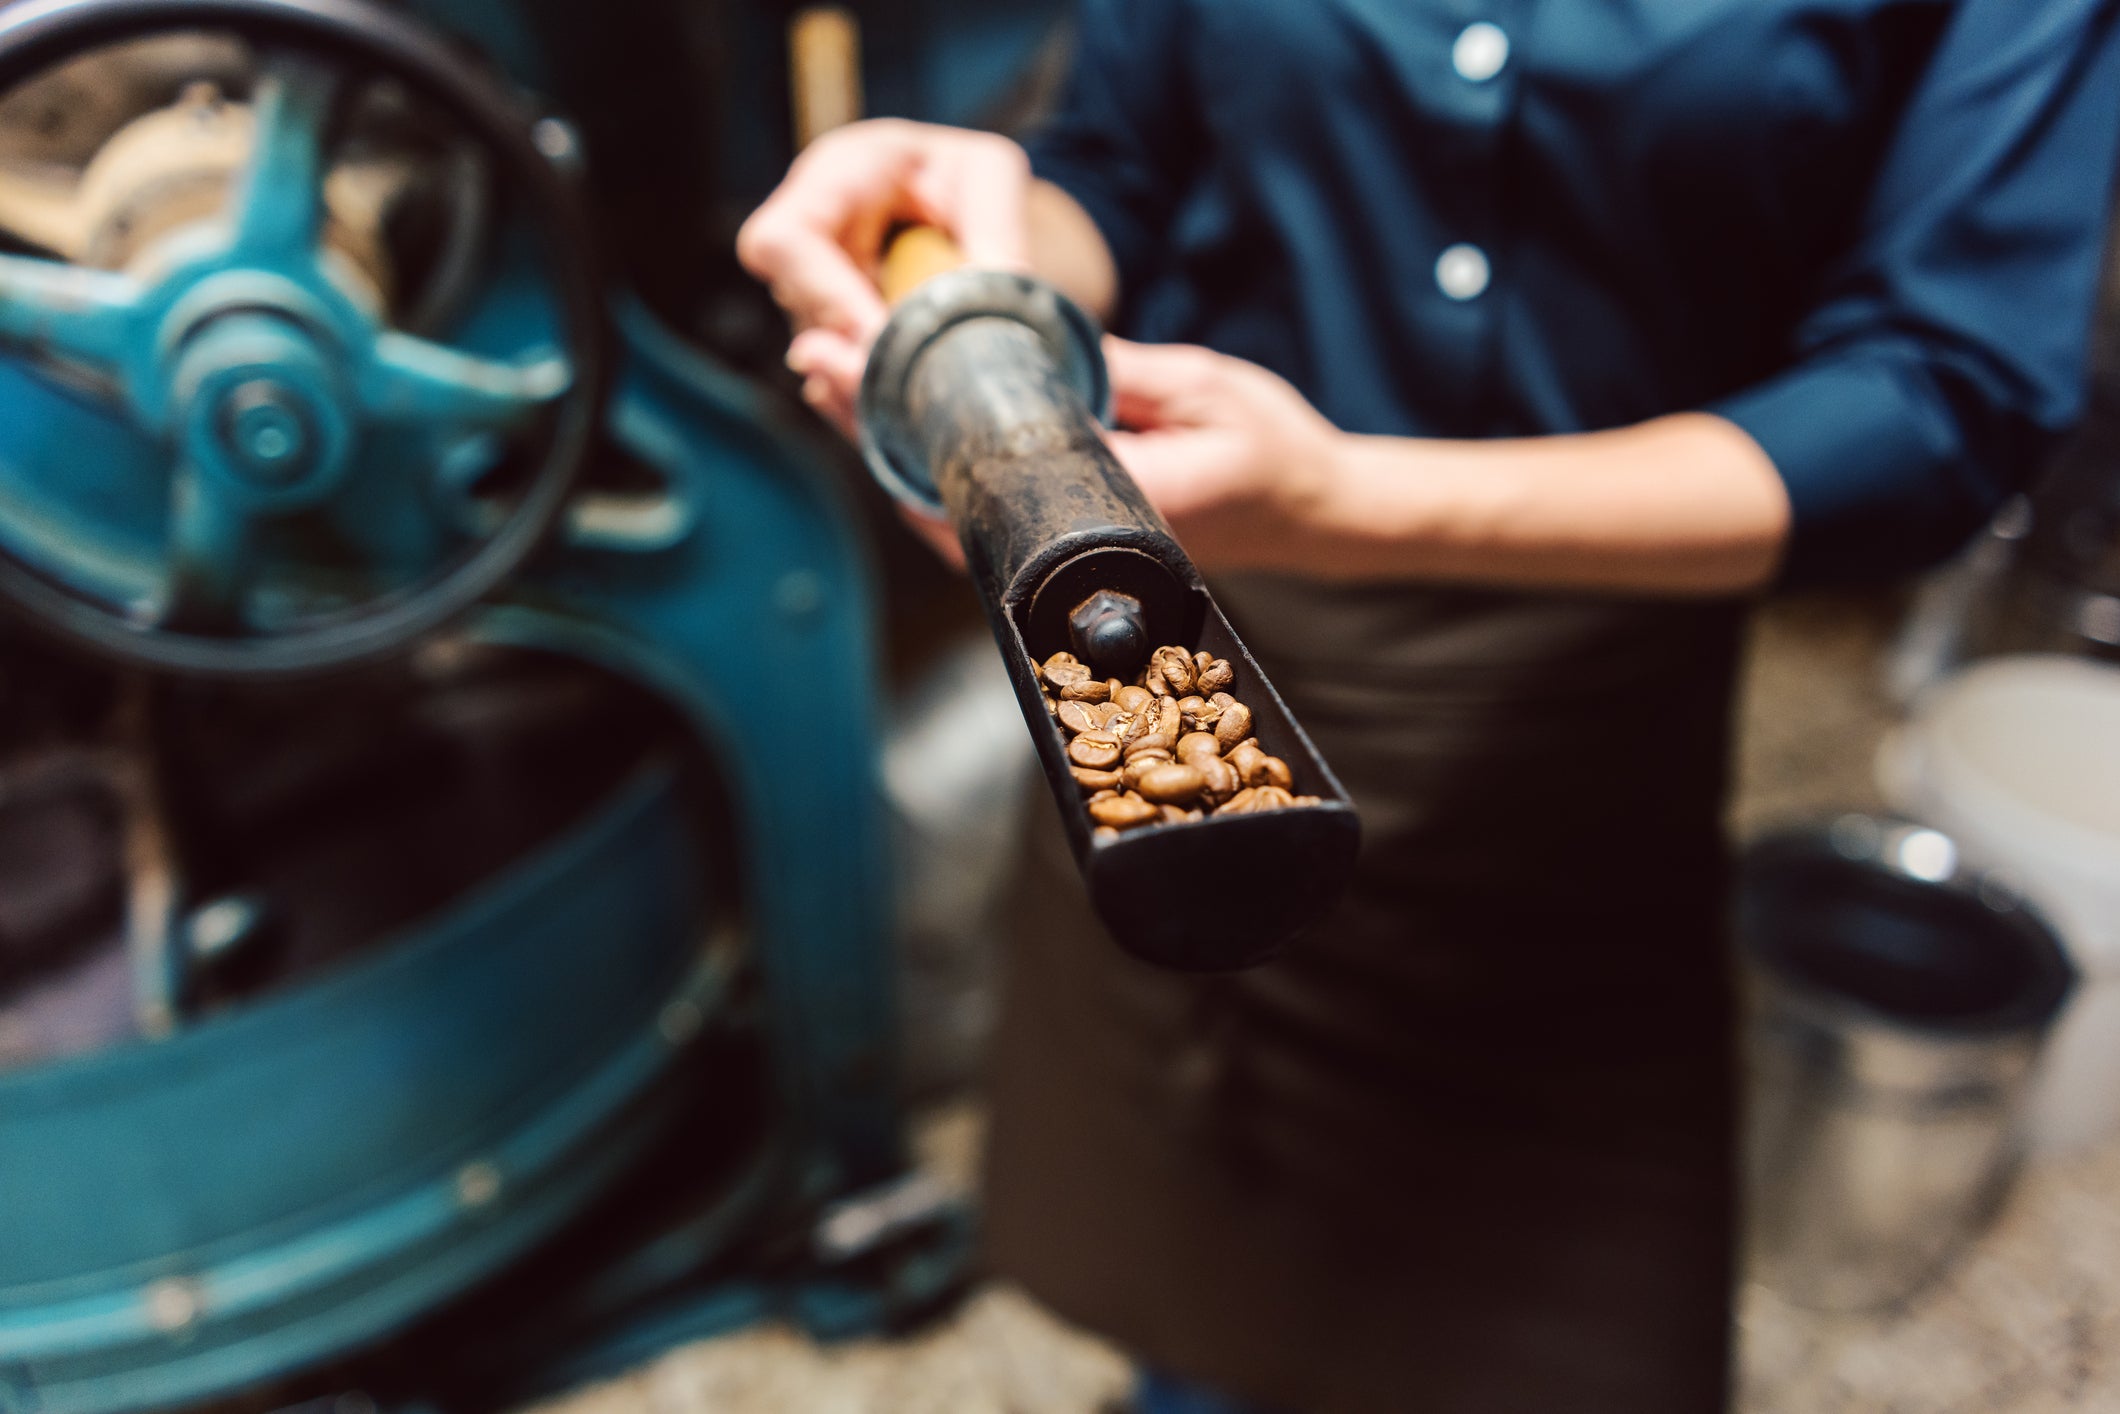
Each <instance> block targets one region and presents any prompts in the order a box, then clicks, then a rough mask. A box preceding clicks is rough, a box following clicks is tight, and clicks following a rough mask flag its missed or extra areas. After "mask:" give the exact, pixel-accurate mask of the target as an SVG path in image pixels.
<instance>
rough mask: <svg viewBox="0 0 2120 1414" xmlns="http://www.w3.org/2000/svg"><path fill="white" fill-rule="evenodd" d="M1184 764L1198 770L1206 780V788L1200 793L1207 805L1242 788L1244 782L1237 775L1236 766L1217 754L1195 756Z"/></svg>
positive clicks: (1215, 803) (1219, 800) (1223, 798)
mask: <svg viewBox="0 0 2120 1414" xmlns="http://www.w3.org/2000/svg"><path fill="white" fill-rule="evenodd" d="M1185 764H1186V765H1188V766H1191V767H1193V768H1194V769H1195V770H1197V771H1199V773H1200V775H1201V778H1202V779H1203V780H1205V781H1206V783H1207V785H1206V789H1205V790H1203V791H1202V792H1201V795H1202V798H1203V799H1205V800H1206V801H1207V803H1208V804H1209V805H1220V804H1221V803H1222V802H1223V801H1225V800H1227V799H1229V798H1230V797H1231V796H1233V795H1235V794H1236V793H1237V792H1238V791H1240V790H1242V789H1243V788H1244V782H1243V781H1242V780H1241V779H1240V778H1239V777H1238V776H1237V768H1236V767H1234V766H1232V765H1230V764H1229V763H1228V762H1227V761H1224V760H1223V759H1222V758H1221V757H1219V756H1195V757H1193V758H1192V759H1191V760H1189V761H1187V762H1186V763H1185Z"/></svg>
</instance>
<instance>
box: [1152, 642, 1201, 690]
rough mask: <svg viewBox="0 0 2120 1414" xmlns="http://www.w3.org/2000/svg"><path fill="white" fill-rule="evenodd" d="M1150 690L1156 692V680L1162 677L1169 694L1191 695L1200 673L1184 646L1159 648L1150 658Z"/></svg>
mask: <svg viewBox="0 0 2120 1414" xmlns="http://www.w3.org/2000/svg"><path fill="white" fill-rule="evenodd" d="M1148 673H1149V683H1148V688H1149V691H1151V692H1154V691H1155V688H1156V680H1157V679H1159V678H1160V679H1161V680H1162V682H1163V686H1164V688H1165V689H1166V692H1167V695H1169V696H1171V697H1189V696H1191V695H1192V690H1193V684H1194V683H1195V682H1196V681H1197V679H1198V677H1199V674H1198V673H1197V672H1196V671H1195V670H1194V668H1193V661H1192V657H1191V655H1189V654H1188V653H1186V651H1185V650H1184V649H1183V648H1158V649H1157V650H1156V651H1155V652H1154V653H1152V654H1150V655H1149V659H1148Z"/></svg>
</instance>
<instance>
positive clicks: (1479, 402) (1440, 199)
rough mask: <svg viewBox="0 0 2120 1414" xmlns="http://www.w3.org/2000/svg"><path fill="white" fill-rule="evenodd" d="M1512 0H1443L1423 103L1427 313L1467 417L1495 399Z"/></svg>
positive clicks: (1519, 48) (1513, 63)
mask: <svg viewBox="0 0 2120 1414" xmlns="http://www.w3.org/2000/svg"><path fill="white" fill-rule="evenodd" d="M1523 8H1524V6H1523V5H1522V4H1521V3H1517V2H1516V0H1445V3H1443V4H1441V5H1439V6H1438V7H1437V15H1436V21H1437V34H1438V39H1439V40H1440V42H1439V43H1438V44H1437V46H1436V49H1435V52H1434V55H1433V58H1432V61H1431V63H1430V64H1429V65H1427V67H1428V69H1429V70H1430V72H1429V73H1428V74H1427V75H1426V77H1427V80H1428V85H1429V87H1428V93H1427V104H1426V105H1425V106H1427V107H1428V109H1429V111H1430V112H1432V113H1434V114H1435V115H1436V117H1437V120H1438V121H1439V123H1440V124H1441V125H1442V126H1443V128H1444V130H1445V133H1444V136H1445V137H1446V141H1445V143H1444V145H1443V149H1442V150H1443V154H1444V155H1443V159H1442V161H1441V162H1440V164H1439V165H1438V168H1437V173H1438V180H1437V184H1436V185H1437V189H1436V190H1435V191H1434V192H1433V194H1432V199H1433V201H1434V205H1435V215H1436V224H1435V231H1436V236H1435V245H1436V249H1435V250H1434V252H1433V263H1432V265H1431V266H1430V268H1429V270H1428V272H1427V274H1428V279H1429V281H1430V283H1431V285H1432V289H1433V295H1432V297H1431V299H1430V300H1429V301H1428V307H1429V309H1430V310H1431V313H1432V317H1431V318H1430V319H1429V320H1428V321H1427V322H1428V324H1429V326H1430V328H1431V329H1433V330H1434V331H1435V337H1437V338H1440V339H1442V340H1445V341H1447V346H1446V351H1447V353H1448V358H1447V359H1446V360H1444V362H1445V364H1446V366H1448V367H1449V368H1451V369H1452V371H1453V374H1454V377H1453V381H1454V382H1455V383H1456V384H1457V385H1458V386H1456V387H1455V388H1453V390H1452V392H1453V394H1454V395H1455V396H1456V397H1457V398H1458V399H1459V400H1460V403H1461V406H1462V407H1464V409H1465V411H1466V412H1467V413H1468V414H1475V416H1474V417H1472V418H1471V419H1469V420H1477V421H1484V420H1485V417H1484V410H1485V408H1486V407H1487V405H1488V404H1489V403H1490V402H1491V401H1492V400H1493V389H1494V380H1493V373H1494V356H1495V343H1496V331H1497V328H1498V322H1499V312H1500V311H1499V307H1500V303H1501V301H1502V300H1503V298H1505V297H1506V294H1507V290H1506V282H1507V280H1508V277H1509V270H1508V266H1507V263H1506V257H1507V250H1508V247H1507V240H1506V232H1505V230H1504V228H1503V209H1502V191H1503V172H1502V162H1503V160H1504V152H1505V139H1506V136H1507V132H1508V129H1509V125H1510V122H1511V120H1512V118H1513V117H1514V115H1515V112H1516V109H1517V105H1518V101H1519V95H1520V93H1521V88H1522V84H1521V73H1522V68H1523V44H1522V36H1521V30H1522V24H1521V18H1522V11H1523Z"/></svg>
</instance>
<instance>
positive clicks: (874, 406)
mask: <svg viewBox="0 0 2120 1414" xmlns="http://www.w3.org/2000/svg"><path fill="white" fill-rule="evenodd" d="M890 286H891V281H890V280H889V279H886V282H885V287H886V291H887V293H888V292H890ZM1108 403H1109V384H1108V382H1107V378H1106V373H1105V368H1104V359H1103V354H1102V350H1101V346H1100V334H1099V330H1098V329H1097V326H1096V323H1095V321H1093V320H1092V319H1091V318H1090V317H1089V316H1088V315H1087V314H1085V313H1084V312H1083V311H1082V310H1081V309H1080V308H1079V307H1077V306H1076V305H1075V304H1073V303H1072V302H1071V301H1069V300H1068V299H1067V298H1066V297H1065V296H1063V295H1061V294H1060V293H1059V291H1057V290H1055V289H1053V288H1052V287H1051V286H1050V285H1047V284H1044V283H1043V282H1041V281H1038V280H1034V279H1030V278H1027V277H1024V276H1020V275H1014V274H1008V273H1003V272H996V271H984V270H969V269H956V270H950V271H947V272H945V273H942V274H939V275H935V276H933V277H932V278H928V279H926V280H924V281H923V282H922V283H920V284H919V285H918V286H917V288H914V289H913V290H912V291H911V292H910V293H909V294H905V295H904V296H903V298H901V299H900V300H899V301H898V302H897V306H896V309H895V312H894V314H893V317H892V319H891V321H890V323H889V324H888V325H887V326H886V327H885V329H884V331H883V334H882V335H881V337H880V338H879V339H878V340H877V342H876V345H875V348H874V350H873V352H872V353H871V355H870V359H869V367H868V373H867V375H866V377H865V379H864V382H863V385H862V390H861V423H862V443H863V452H864V454H865V455H866V456H867V458H868V462H869V465H870V467H871V469H872V470H873V471H874V472H875V474H876V476H877V478H878V479H879V480H880V481H882V482H883V484H884V485H885V486H886V487H888V488H889V489H890V490H891V492H892V493H893V494H894V495H896V496H898V497H899V498H900V499H901V500H902V501H905V502H907V503H908V504H910V505H912V506H914V507H916V508H918V509H920V510H922V511H924V512H927V513H929V514H939V513H946V514H947V515H948V516H949V518H950V520H951V522H952V523H953V524H954V525H955V526H956V528H957V534H958V538H959V540H960V541H961V542H962V543H963V546H964V554H965V561H966V566H967V568H968V570H969V572H970V574H971V579H972V584H973V587H974V588H975V589H976V590H977V591H978V594H979V597H980V600H981V601H982V602H983V603H984V604H985V606H986V612H987V618H988V621H989V622H990V623H991V625H992V627H993V631H994V641H995V642H996V643H997V644H998V645H999V646H1000V649H1001V656H1002V659H1003V660H1004V662H1006V664H1007V665H1008V670H1009V675H1010V677H1011V678H1012V679H1013V680H1014V682H1015V685H1016V697H1017V700H1018V703H1019V704H1020V705H1021V707H1022V709H1023V718H1024V722H1025V724H1026V725H1027V726H1028V727H1029V728H1030V733H1031V739H1032V741H1033V742H1035V743H1036V745H1037V748H1038V758H1039V760H1040V762H1041V763H1042V764H1043V766H1044V768H1045V776H1046V780H1047V783H1048V784H1049V785H1050V786H1051V788H1052V793H1053V801H1054V804H1055V805H1057V806H1058V807H1059V810H1060V818H1061V820H1062V822H1063V823H1064V824H1065V825H1066V827H1067V835H1068V840H1069V842H1070V843H1071V844H1072V845H1073V847H1074V852H1075V859H1076V862H1077V863H1078V864H1079V865H1080V867H1081V870H1082V877H1083V881H1084V883H1085V884H1086V885H1087V886H1088V889H1089V895H1090V899H1091V901H1092V902H1093V903H1094V905H1095V906H1096V910H1097V912H1098V914H1099V915H1100V916H1101V917H1102V918H1103V920H1104V922H1105V924H1106V926H1107V927H1108V928H1110V930H1111V933H1112V936H1113V937H1115V938H1116V939H1117V940H1118V941H1119V943H1120V945H1121V946H1122V947H1124V948H1125V949H1126V950H1127V951H1128V952H1130V953H1132V954H1133V955H1135V956H1136V957H1139V958H1142V959H1143V960H1145V961H1148V962H1152V963H1157V964H1161V965H1163V966H1167V967H1173V968H1181V969H1185V970H1187V971H1200V972H1206V971H1222V970H1228V969H1232V968H1239V967H1245V966H1249V965H1251V964H1254V963H1258V962H1262V961H1264V960H1266V959H1267V958H1269V957H1271V956H1272V955H1273V954H1274V953H1275V952H1276V951H1277V950H1278V949H1280V948H1281V947H1282V946H1283V945H1284V944H1286V943H1287V942H1288V941H1289V940H1290V939H1292V938H1293V937H1295V936H1296V935H1297V934H1299V933H1300V932H1302V931H1303V930H1304V928H1306V927H1307V926H1309V925H1310V924H1313V923H1315V922H1316V921H1317V920H1318V919H1319V918H1320V917H1322V916H1323V915H1324V914H1325V913H1326V912H1327V911H1328V910H1329V909H1331V908H1332V906H1333V904H1334V903H1335V902H1336V901H1337V900H1338V898H1339V896H1340V893H1341V891H1342V890H1343V888H1344V887H1345V885H1346V882H1347V878H1348V874H1349V872H1350V871H1351V869H1352V868H1353V865H1354V857H1355V851H1356V849H1357V847H1358V845H1359V843H1360V838H1361V824H1360V821H1359V819H1358V818H1357V816H1356V814H1355V811H1354V807H1353V805H1352V804H1351V803H1350V802H1349V800H1348V798H1347V793H1346V791H1345V789H1344V788H1342V786H1341V785H1340V783H1339V781H1338V780H1337V779H1336V778H1335V777H1334V776H1333V774H1332V771H1331V770H1330V768H1328V767H1327V766H1326V764H1325V762H1324V760H1323V758H1321V757H1320V756H1319V755H1318V752H1317V749H1316V748H1315V747H1314V746H1312V745H1311V742H1310V738H1309V737H1307V736H1306V735H1304V732H1303V729H1302V727H1301V726H1299V725H1298V724H1297V723H1296V720H1295V718H1294V717H1292V716H1290V715H1289V712H1288V709H1287V707H1286V705H1285V704H1283V703H1282V701H1281V698H1280V696H1279V694H1277V693H1276V692H1275V691H1274V689H1273V685H1272V684H1271V683H1270V682H1269V681H1268V680H1267V678H1266V674H1265V673H1264V672H1262V671H1260V668H1259V665H1258V663H1257V662H1255V661H1254V660H1253V658H1252V656H1251V654H1250V652H1249V651H1248V650H1247V649H1246V648H1245V646H1244V643H1243V641H1242V640H1241V639H1239V638H1238V637H1237V635H1236V633H1235V631H1234V630H1232V629H1231V628H1230V625H1229V621H1228V620H1227V619H1226V618H1224V617H1223V616H1222V611H1221V610H1220V609H1219V608H1218V607H1217V606H1216V604H1215V601H1214V598H1213V596H1212V595H1210V594H1209V593H1208V592H1207V587H1206V585H1205V584H1204V583H1203V582H1202V581H1201V578H1200V574H1199V571H1198V570H1196V569H1195V568H1194V567H1193V563H1192V561H1191V560H1190V559H1189V558H1188V557H1187V556H1186V554H1185V551H1184V550H1183V549H1182V548H1181V547H1180V546H1179V544H1178V542H1177V540H1176V539H1175V538H1173V536H1172V535H1171V533H1170V528H1169V527H1168V526H1167V525H1165V524H1164V522H1163V519H1162V517H1161V516H1159V515H1157V513H1156V511H1155V509H1154V508H1153V507H1152V506H1150V505H1149V503H1148V500H1147V498H1146V497H1144V496H1143V495H1142V494H1141V490H1140V488H1139V487H1138V486H1136V485H1135V484H1134V482H1133V479H1132V478H1131V477H1130V476H1128V475H1127V473H1126V471H1125V469H1124V468H1122V467H1121V466H1120V465H1119V463H1118V461H1117V460H1116V459H1115V458H1114V457H1113V456H1112V453H1111V451H1110V449H1109V448H1108V447H1106V446H1105V443H1104V439H1103V437H1102V436H1101V435H1100V432H1099V428H1098V419H1097V417H1096V415H1095V414H1094V413H1093V411H1092V410H1093V409H1103V408H1104V407H1106V406H1107V404H1108ZM1164 644H1182V645H1184V646H1186V647H1187V648H1191V649H1204V650H1206V651H1207V652H1209V653H1212V654H1213V655H1215V656H1216V657H1218V658H1227V659H1228V660H1229V662H1230V664H1231V665H1232V666H1233V667H1234V668H1235V669H1236V672H1237V680H1236V684H1235V687H1234V688H1233V691H1234V692H1235V693H1236V695H1237V696H1238V698H1240V699H1241V700H1242V701H1243V702H1245V703H1246V704H1247V705H1248V706H1249V707H1250V708H1251V709H1252V721H1253V733H1254V734H1255V735H1256V736H1257V737H1258V739H1259V742H1260V744H1261V746H1262V747H1263V748H1264V749H1265V750H1267V751H1269V752H1271V753H1273V754H1274V755H1277V756H1279V757H1281V758H1282V759H1283V760H1285V761H1286V762H1287V763H1288V765H1289V769H1290V771H1291V772H1292V773H1293V775H1294V777H1295V791H1296V793H1297V794H1300V795H1312V796H1317V797H1319V799H1320V801H1321V803H1320V804H1317V805H1307V806H1297V807H1293V808H1289V809H1283V810H1273V811H1265V812H1260V813H1255V814H1233V815H1224V816H1216V815H1209V816H1207V817H1206V818H1204V819H1202V820H1198V821H1194V822H1191V823H1187V824H1167V825H1154V826H1148V827H1144V828H1140V829H1135V830H1131V831H1128V832H1126V833H1124V834H1121V835H1119V836H1117V837H1116V838H1111V837H1105V838H1101V839H1100V838H1098V837H1097V835H1096V834H1095V832H1094V825H1093V823H1092V821H1091V820H1090V817H1089V813H1088V811H1087V810H1086V809H1085V808H1084V805H1083V794H1082V790H1081V788H1080V787H1079V786H1078V785H1077V784H1076V783H1075V780H1074V777H1073V774H1072V772H1071V769H1070V763H1069V761H1068V759H1067V743H1066V741H1065V739H1064V736H1063V731H1062V728H1061V727H1060V726H1059V725H1058V724H1057V723H1056V722H1055V721H1054V720H1053V718H1052V716H1051V714H1050V713H1049V712H1048V710H1047V707H1046V702H1045V696H1044V693H1043V691H1042V689H1041V687H1040V684H1039V677H1038V665H1039V664H1041V663H1043V662H1044V661H1045V660H1046V659H1047V658H1048V657H1050V656H1051V655H1052V654H1054V653H1056V652H1059V651H1061V650H1063V649H1065V650H1068V651H1071V652H1073V653H1075V654H1076V655H1077V656H1078V657H1080V658H1081V659H1082V660H1083V661H1085V662H1087V663H1089V664H1090V665H1091V666H1092V667H1094V668H1095V669H1096V671H1097V672H1098V673H1099V675H1100V676H1111V677H1129V678H1130V677H1131V676H1132V674H1133V673H1135V672H1136V671H1138V670H1139V669H1140V667H1141V666H1142V664H1143V663H1144V662H1145V661H1146V660H1147V657H1148V655H1149V653H1150V652H1151V651H1152V650H1153V649H1155V648H1156V647H1158V646H1160V645H1164Z"/></svg>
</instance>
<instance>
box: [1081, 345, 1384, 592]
mask: <svg viewBox="0 0 2120 1414" xmlns="http://www.w3.org/2000/svg"><path fill="white" fill-rule="evenodd" d="M1104 351H1105V360H1106V362H1107V364H1108V365H1109V366H1110V369H1111V378H1112V397H1113V405H1114V410H1115V412H1116V414H1117V421H1118V424H1119V426H1120V427H1121V428H1122V429H1124V430H1122V431H1117V432H1113V433H1111V434H1109V435H1110V441H1111V446H1112V451H1113V452H1114V453H1115V454H1117V456H1118V458H1119V460H1120V461H1121V462H1122V463H1123V464H1124V465H1125V467H1126V469H1127V470H1128V471H1129V472H1131V473H1133V477H1134V480H1135V481H1137V482H1139V483H1140V486H1141V489H1142V491H1143V492H1145V493H1146V494H1147V496H1148V499H1149V500H1150V501H1151V502H1152V503H1153V504H1154V505H1155V507H1156V509H1157V510H1159V511H1161V512H1162V513H1163V518H1164V519H1165V520H1167V521H1169V522H1170V526H1171V529H1172V531H1173V532H1175V533H1176V535H1177V537H1178V540H1179V543H1181V544H1182V545H1184V546H1185V548H1186V551H1187V552H1188V553H1189V554H1191V555H1192V557H1193V558H1194V560H1196V561H1197V562H1198V563H1199V564H1200V565H1201V566H1202V567H1203V568H1207V569H1215V570H1226V569H1293V568H1298V567H1299V566H1300V564H1301V555H1302V546H1303V541H1304V536H1303V534H1302V532H1303V528H1304V525H1305V517H1306V516H1307V515H1308V513H1309V511H1310V510H1311V508H1312V507H1313V506H1315V505H1316V503H1317V501H1318V499H1319V497H1320V496H1321V495H1322V494H1323V493H1324V490H1325V488H1326V486H1327V485H1328V483H1329V481H1330V479H1331V475H1332V469H1333V466H1334V464H1335V461H1336V459H1337V456H1338V452H1339V448H1340V445H1341V441H1342V438H1341V434H1340V431H1339V429H1338V428H1336V427H1334V426H1333V425H1332V424H1331V423H1330V422H1328V421H1326V420H1325V418H1324V416H1323V415H1322V414H1321V413H1319V412H1318V410H1317V409H1316V408H1314V407H1312V406H1311V405H1310V404H1309V403H1308V402H1307V401H1306V400H1305V399H1304V397H1303V395H1302V394H1301V393H1299V392H1297V391H1296V390H1295V389H1294V388H1293V387H1292V386H1290V385H1289V383H1288V382H1287V380H1285V379H1283V378H1281V377H1280V376H1279V375H1277V374H1274V373H1271V372H1268V371H1267V370H1266V369H1264V368H1261V367H1259V366H1258V365H1257V364H1254V363H1246V362H1245V361H1244V360H1242V359H1238V358H1231V357H1229V356H1227V355H1225V354H1218V353H1215V352H1213V351H1212V350H1209V349H1203V348H1194V347H1190V346H1187V345H1176V344H1171V345H1150V344H1135V343H1129V342H1128V341H1126V340H1124V339H1119V338H1107V339H1106V340H1105V344H1104Z"/></svg>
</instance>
